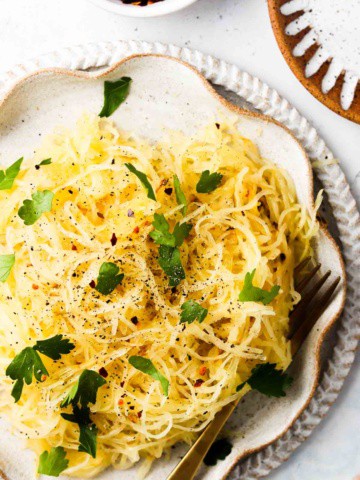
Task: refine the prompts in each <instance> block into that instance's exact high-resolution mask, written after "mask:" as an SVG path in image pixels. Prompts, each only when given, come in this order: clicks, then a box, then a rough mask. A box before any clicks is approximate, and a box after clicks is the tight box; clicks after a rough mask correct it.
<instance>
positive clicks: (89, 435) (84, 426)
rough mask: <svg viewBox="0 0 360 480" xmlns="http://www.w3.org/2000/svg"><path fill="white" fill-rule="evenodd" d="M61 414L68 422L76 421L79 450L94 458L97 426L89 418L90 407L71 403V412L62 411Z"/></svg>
mask: <svg viewBox="0 0 360 480" xmlns="http://www.w3.org/2000/svg"><path fill="white" fill-rule="evenodd" d="M61 416H62V417H63V418H64V419H65V420H67V421H68V422H73V423H77V424H78V426H79V429H80V436H79V443H80V445H79V448H78V451H79V452H85V453H88V454H89V455H91V456H92V457H93V458H96V447H97V433H98V430H97V427H96V425H95V424H94V423H93V422H92V420H91V418H90V408H89V407H82V408H79V407H78V406H77V405H73V413H72V414H70V413H62V414H61Z"/></svg>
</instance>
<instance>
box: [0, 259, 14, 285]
mask: <svg viewBox="0 0 360 480" xmlns="http://www.w3.org/2000/svg"><path fill="white" fill-rule="evenodd" d="M14 263H15V255H14V254H10V255H0V282H6V280H7V278H8V276H9V275H10V272H11V269H12V267H13V265H14Z"/></svg>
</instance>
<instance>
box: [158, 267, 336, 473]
mask: <svg viewBox="0 0 360 480" xmlns="http://www.w3.org/2000/svg"><path fill="white" fill-rule="evenodd" d="M310 260H311V259H310V257H309V258H306V259H305V260H303V261H302V262H301V263H300V264H299V265H298V266H297V267H296V268H295V271H294V276H295V278H297V277H299V276H300V275H301V273H303V271H304V269H305V267H307V266H308V264H309V262H310ZM320 266H321V265H320V264H318V265H315V266H314V267H313V268H312V269H311V270H310V272H309V273H307V274H306V275H304V277H303V278H302V280H301V281H300V282H299V283H298V284H297V285H296V290H297V291H298V292H299V293H300V294H304V295H302V298H301V301H300V302H299V303H298V305H297V306H296V307H295V309H294V310H293V311H292V312H291V314H290V317H289V318H290V329H289V335H288V338H289V340H291V352H292V355H293V356H294V355H295V354H296V352H297V351H298V350H299V348H300V346H301V345H302V343H303V342H304V341H305V339H306V337H307V335H308V334H309V332H310V331H311V329H312V328H313V326H314V325H315V323H316V321H317V320H318V318H319V317H320V315H321V314H322V313H323V311H324V310H325V308H326V307H327V306H328V304H329V302H330V299H331V297H332V295H333V293H334V292H335V290H336V287H337V285H338V284H339V282H340V277H337V278H336V279H335V280H334V281H333V282H331V284H330V285H329V286H327V287H326V289H322V292H321V294H320V293H319V292H320V289H321V288H322V286H323V285H324V283H325V282H326V281H327V279H328V278H329V276H330V275H331V272H330V271H328V272H326V273H325V275H323V276H322V277H321V278H319V279H317V280H316V281H315V284H314V285H313V286H312V287H311V288H309V284H310V282H311V281H312V279H315V276H316V274H317V272H318V271H319V269H320ZM237 404H238V400H235V401H233V402H231V403H229V404H228V405H225V407H224V408H223V409H222V410H220V411H219V412H218V413H217V414H216V415H215V417H214V420H213V421H212V422H211V423H210V424H209V425H208V426H207V427H206V428H205V430H204V431H203V432H202V433H201V435H200V436H199V438H198V439H197V440H196V442H195V443H194V444H193V445H192V447H191V448H190V450H189V451H188V452H187V454H186V455H185V456H184V458H183V459H182V460H181V461H180V462H179V463H178V465H177V466H176V467H175V469H174V470H173V471H172V472H171V474H170V475H169V477H168V479H167V480H193V478H194V477H195V475H196V472H197V471H198V470H199V468H200V466H201V464H202V461H203V460H204V457H205V455H206V454H207V452H208V451H209V448H210V447H211V445H212V444H213V442H214V441H215V439H216V437H217V436H218V434H219V433H220V431H221V429H222V428H223V426H224V425H225V423H226V421H227V420H228V419H229V417H230V415H231V414H232V413H233V411H234V410H235V408H236V406H237Z"/></svg>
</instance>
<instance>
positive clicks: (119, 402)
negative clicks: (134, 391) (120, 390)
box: [118, 398, 124, 406]
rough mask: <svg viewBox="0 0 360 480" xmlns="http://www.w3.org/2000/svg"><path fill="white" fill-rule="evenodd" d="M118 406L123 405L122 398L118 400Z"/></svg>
mask: <svg viewBox="0 0 360 480" xmlns="http://www.w3.org/2000/svg"><path fill="white" fill-rule="evenodd" d="M118 405H119V406H121V405H124V400H123V399H122V398H120V400H119V401H118Z"/></svg>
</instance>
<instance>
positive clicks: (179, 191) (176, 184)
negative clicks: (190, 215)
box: [174, 175, 187, 216]
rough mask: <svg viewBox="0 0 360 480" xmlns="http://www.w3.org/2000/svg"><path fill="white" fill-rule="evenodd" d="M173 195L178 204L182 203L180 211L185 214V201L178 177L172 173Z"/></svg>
mask: <svg viewBox="0 0 360 480" xmlns="http://www.w3.org/2000/svg"><path fill="white" fill-rule="evenodd" d="M174 188H175V196H176V201H177V203H178V205H183V207H182V209H181V213H182V214H183V215H184V216H185V215H186V212H187V201H186V197H185V194H184V192H183V191H182V189H181V184H180V180H179V177H178V176H177V175H174Z"/></svg>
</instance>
